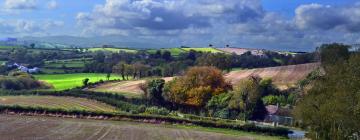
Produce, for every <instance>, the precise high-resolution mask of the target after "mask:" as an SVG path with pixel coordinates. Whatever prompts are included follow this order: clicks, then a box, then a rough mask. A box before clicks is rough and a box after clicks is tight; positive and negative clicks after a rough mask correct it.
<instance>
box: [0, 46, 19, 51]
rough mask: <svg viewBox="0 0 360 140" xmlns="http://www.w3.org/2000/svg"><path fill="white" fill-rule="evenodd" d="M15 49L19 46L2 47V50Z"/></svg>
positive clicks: (0, 48)
mask: <svg viewBox="0 0 360 140" xmlns="http://www.w3.org/2000/svg"><path fill="white" fill-rule="evenodd" d="M13 48H19V47H18V46H0V50H8V49H13Z"/></svg>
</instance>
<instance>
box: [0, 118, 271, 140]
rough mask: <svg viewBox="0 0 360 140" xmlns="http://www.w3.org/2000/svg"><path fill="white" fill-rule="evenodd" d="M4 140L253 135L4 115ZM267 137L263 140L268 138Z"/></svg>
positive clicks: (234, 139) (201, 139)
mask: <svg viewBox="0 0 360 140" xmlns="http://www.w3.org/2000/svg"><path fill="white" fill-rule="evenodd" d="M0 122H1V124H2V125H0V135H1V139H9V140H10V139H22V140H33V139H36V140H48V139H53V140H56V139H63V140H78V139H84V140H114V139H126V140H143V139H147V140H160V139H161V140H163V139H164V140H167V139H168V140H170V139H171V140H185V139H197V140H207V139H214V140H216V139H219V140H250V139H254V138H252V137H251V136H234V135H225V134H222V133H214V132H204V131H199V130H192V129H179V128H175V127H173V126H170V125H162V124H142V123H134V122H122V121H120V122H115V121H100V120H81V119H66V118H51V117H35V116H18V115H0ZM264 138H265V137H263V138H262V139H264Z"/></svg>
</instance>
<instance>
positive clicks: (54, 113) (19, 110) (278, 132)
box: [0, 105, 292, 137]
mask: <svg viewBox="0 0 360 140" xmlns="http://www.w3.org/2000/svg"><path fill="white" fill-rule="evenodd" d="M0 113H3V114H20V115H30V116H50V117H68V118H80V119H98V120H114V121H123V120H126V121H137V122H145V123H173V124H186V125H197V126H202V127H213V128H224V129H232V130H238V131H246V132H255V133H259V134H265V135H270V136H284V137H286V136H287V135H288V134H289V133H292V132H291V131H289V129H287V128H282V127H275V128H271V127H259V126H256V125H254V124H244V125H240V124H233V123H223V122H221V123H219V122H215V121H210V120H189V119H184V118H176V117H170V116H158V115H141V114H136V115H135V114H125V113H108V112H100V111H98V112H91V111H85V110H64V109H50V108H44V107H24V106H17V105H14V106H8V105H0Z"/></svg>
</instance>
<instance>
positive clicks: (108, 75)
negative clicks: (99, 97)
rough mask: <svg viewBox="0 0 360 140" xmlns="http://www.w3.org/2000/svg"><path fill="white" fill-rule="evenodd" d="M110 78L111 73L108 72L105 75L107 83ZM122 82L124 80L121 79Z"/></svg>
mask: <svg viewBox="0 0 360 140" xmlns="http://www.w3.org/2000/svg"><path fill="white" fill-rule="evenodd" d="M110 76H111V73H110V72H109V73H107V74H106V80H108V81H109V80H110ZM123 80H124V78H123Z"/></svg>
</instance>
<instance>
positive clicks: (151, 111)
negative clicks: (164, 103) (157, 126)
mask: <svg viewBox="0 0 360 140" xmlns="http://www.w3.org/2000/svg"><path fill="white" fill-rule="evenodd" d="M145 113H146V114H153V115H168V114H169V113H170V112H169V110H167V109H165V108H158V107H149V108H146V110H145Z"/></svg>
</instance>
